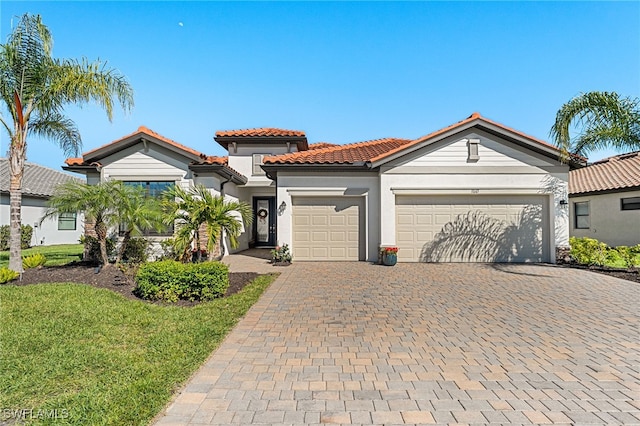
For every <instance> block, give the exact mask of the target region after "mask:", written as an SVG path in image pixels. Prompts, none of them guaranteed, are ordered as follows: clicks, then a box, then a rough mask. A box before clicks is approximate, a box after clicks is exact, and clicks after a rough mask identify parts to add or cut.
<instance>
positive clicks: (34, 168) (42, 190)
mask: <svg viewBox="0 0 640 426" xmlns="http://www.w3.org/2000/svg"><path fill="white" fill-rule="evenodd" d="M9 174H10V173H9V159H8V158H0V192H2V193H8V192H9ZM66 182H82V179H79V178H77V177H75V176H71V175H68V174H66V173H62V172H59V171H57V170H54V169H50V168H48V167H44V166H41V165H39V164H35V163H26V164H25V167H24V178H23V180H22V194H23V195H30V196H33V197H42V198H47V197H50V196H51V195H53V192H54V190H55V189H56V186H58V185H59V184H61V183H66Z"/></svg>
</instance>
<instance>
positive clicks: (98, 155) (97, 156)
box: [65, 126, 207, 166]
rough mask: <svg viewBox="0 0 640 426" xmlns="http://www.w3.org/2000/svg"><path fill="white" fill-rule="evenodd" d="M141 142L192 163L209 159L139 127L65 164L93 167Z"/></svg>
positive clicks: (145, 128) (143, 127)
mask: <svg viewBox="0 0 640 426" xmlns="http://www.w3.org/2000/svg"><path fill="white" fill-rule="evenodd" d="M140 140H143V141H145V140H148V141H150V142H153V143H155V144H157V145H159V146H162V147H165V148H167V149H169V150H171V151H173V152H176V153H178V154H181V155H183V156H185V157H187V158H190V159H191V160H192V161H200V160H202V159H204V158H206V157H207V156H206V155H204V154H203V153H201V152H198V151H196V150H194V149H191V148H189V147H187V146H185V145H182V144H180V143H178V142H176V141H174V140H171V139H169V138H166V137H164V136H162V135H161V134H159V133H156V132H154V131H153V130H151V129H149V128H147V127H145V126H140V127H138V130H136V131H135V132H133V133H131V134H129V135H127V136H124V137H122V138H120V139H117V140H115V141H113V142H110V143H108V144H106V145H102V146H100V147H98V148H95V149H92V150H91V151H87V152H85V153H83V154H82V158H68V159H67V160H66V161H65V163H67V165H69V166H81V165H85V166H86V165H92V163H96V162H99V160H101V159H103V158H105V157H107V156H109V155H111V154H113V153H115V152H118V151H121V150H123V149H125V148H128V147H130V146H133V145H135V144H137V143H138V142H140Z"/></svg>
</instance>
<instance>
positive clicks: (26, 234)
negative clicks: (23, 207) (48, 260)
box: [0, 225, 33, 251]
mask: <svg viewBox="0 0 640 426" xmlns="http://www.w3.org/2000/svg"><path fill="white" fill-rule="evenodd" d="M10 232H11V231H10V228H9V225H2V226H0V251H5V250H9V234H10ZM32 237H33V228H32V227H31V225H22V226H21V227H20V247H21V248H22V249H28V248H29V247H31V238H32Z"/></svg>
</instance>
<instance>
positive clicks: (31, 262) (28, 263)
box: [22, 253, 47, 269]
mask: <svg viewBox="0 0 640 426" xmlns="http://www.w3.org/2000/svg"><path fill="white" fill-rule="evenodd" d="M46 262H47V258H46V256H45V255H44V254H42V253H34V254H32V255H31V256H25V257H23V258H22V267H23V268H24V269H31V268H37V267H38V266H42V265H44V264H45V263H46Z"/></svg>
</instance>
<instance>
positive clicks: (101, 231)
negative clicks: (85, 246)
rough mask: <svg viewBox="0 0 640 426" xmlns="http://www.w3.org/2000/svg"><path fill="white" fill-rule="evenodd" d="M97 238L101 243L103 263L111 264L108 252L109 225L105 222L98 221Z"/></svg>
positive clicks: (104, 264)
mask: <svg viewBox="0 0 640 426" xmlns="http://www.w3.org/2000/svg"><path fill="white" fill-rule="evenodd" d="M95 231H96V238H98V243H100V257H101V258H102V265H103V266H108V265H109V255H108V254H107V226H106V225H105V224H104V222H98V221H96V224H95Z"/></svg>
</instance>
